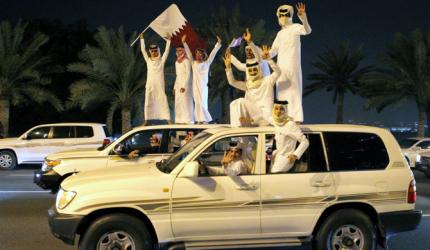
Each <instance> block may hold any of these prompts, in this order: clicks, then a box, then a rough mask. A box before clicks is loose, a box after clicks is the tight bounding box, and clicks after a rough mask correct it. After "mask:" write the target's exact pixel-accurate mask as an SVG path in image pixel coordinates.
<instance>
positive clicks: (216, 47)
mask: <svg viewBox="0 0 430 250" xmlns="http://www.w3.org/2000/svg"><path fill="white" fill-rule="evenodd" d="M220 48H221V42H220V41H218V42H217V43H216V44H215V46H214V48H213V49H212V51H211V53H210V54H209V56H208V59H207V60H206V63H207V64H208V65H211V64H212V62H213V60H214V58H215V56H216V53H218V50H219V49H220Z"/></svg>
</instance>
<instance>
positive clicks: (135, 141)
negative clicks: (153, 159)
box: [121, 130, 165, 155]
mask: <svg viewBox="0 0 430 250" xmlns="http://www.w3.org/2000/svg"><path fill="white" fill-rule="evenodd" d="M162 140H163V131H162V130H145V131H139V132H136V133H134V134H132V135H130V136H129V137H127V138H126V139H124V140H123V141H122V142H121V144H122V153H121V154H128V153H130V152H131V151H133V150H138V154H139V155H145V154H159V153H165V150H163V147H162V143H161V142H162Z"/></svg>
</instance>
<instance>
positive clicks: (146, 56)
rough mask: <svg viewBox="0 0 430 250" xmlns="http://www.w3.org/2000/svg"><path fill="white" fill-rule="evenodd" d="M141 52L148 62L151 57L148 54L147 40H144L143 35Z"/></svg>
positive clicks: (141, 37)
mask: <svg viewBox="0 0 430 250" xmlns="http://www.w3.org/2000/svg"><path fill="white" fill-rule="evenodd" d="M140 50H141V51H142V55H143V58H144V59H145V61H148V60H149V56H148V53H147V52H146V47H145V39H144V38H143V34H142V35H141V36H140Z"/></svg>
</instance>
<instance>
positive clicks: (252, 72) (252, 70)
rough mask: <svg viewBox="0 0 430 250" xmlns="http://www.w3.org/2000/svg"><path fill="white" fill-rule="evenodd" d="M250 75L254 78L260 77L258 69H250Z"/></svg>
mask: <svg viewBox="0 0 430 250" xmlns="http://www.w3.org/2000/svg"><path fill="white" fill-rule="evenodd" d="M248 75H249V76H251V77H253V78H254V77H256V76H258V67H249V68H248Z"/></svg>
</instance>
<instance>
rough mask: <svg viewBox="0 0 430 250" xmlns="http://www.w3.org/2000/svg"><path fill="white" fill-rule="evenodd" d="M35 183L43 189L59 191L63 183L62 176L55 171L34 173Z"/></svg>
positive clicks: (37, 171)
mask: <svg viewBox="0 0 430 250" xmlns="http://www.w3.org/2000/svg"><path fill="white" fill-rule="evenodd" d="M33 182H34V183H36V184H37V185H38V186H39V187H41V188H43V189H52V190H53V191H54V190H58V188H59V187H60V183H61V175H59V174H58V173H57V172H55V171H54V170H52V169H51V170H48V171H41V170H36V171H34V176H33Z"/></svg>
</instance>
